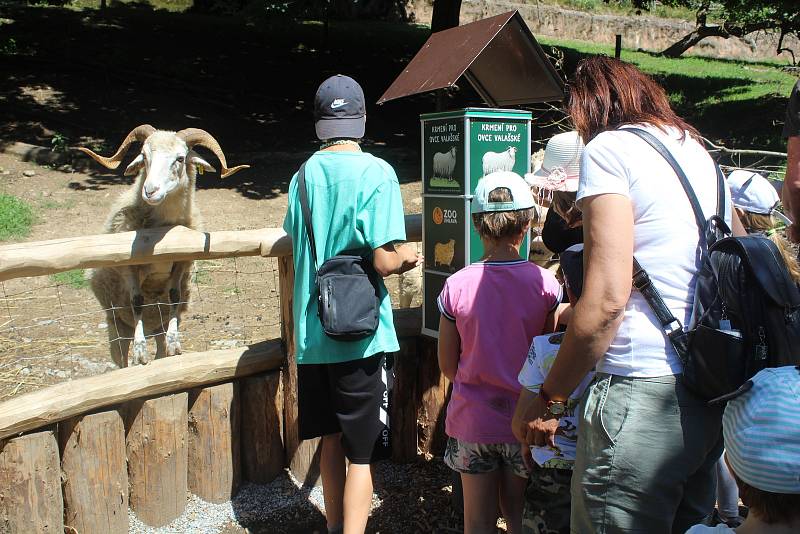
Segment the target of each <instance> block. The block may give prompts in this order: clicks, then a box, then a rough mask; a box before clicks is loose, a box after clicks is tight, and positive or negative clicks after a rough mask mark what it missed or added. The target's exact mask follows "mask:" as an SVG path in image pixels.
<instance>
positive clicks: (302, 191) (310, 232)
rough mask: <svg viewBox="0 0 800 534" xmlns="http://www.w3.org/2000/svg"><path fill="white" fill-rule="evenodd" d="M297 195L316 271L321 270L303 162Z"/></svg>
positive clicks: (299, 172)
mask: <svg viewBox="0 0 800 534" xmlns="http://www.w3.org/2000/svg"><path fill="white" fill-rule="evenodd" d="M297 194H298V196H299V197H300V209H301V210H302V211H303V222H304V223H305V224H304V226H305V227H306V236H308V244H309V245H310V246H311V258H312V259H313V260H314V270H315V271H317V270H319V267H317V247H316V244H315V242H314V227H313V226H311V208H310V207H309V205H308V192H307V191H306V164H305V162H303V164H302V165H300V170H299V171H297Z"/></svg>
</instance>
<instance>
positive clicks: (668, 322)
mask: <svg viewBox="0 0 800 534" xmlns="http://www.w3.org/2000/svg"><path fill="white" fill-rule="evenodd" d="M633 287H635V288H636V289H637V290H638V291H639V293H641V294H642V296H643V297H644V299H645V300H646V301H647V304H648V306H650V309H651V310H653V313H655V314H656V318H657V319H658V321H659V322H660V323H661V329H662V330H663V331H664V335H666V336H667V339H669V341H670V342H671V343H672V346H673V347H674V348H675V351H676V352H677V353H678V356H680V358H681V360H683V361H685V358H686V352H685V350H686V347H685V345H684V344H685V343H686V341H685V340H684V339H683V337H684V331H683V324H682V323H681V321H680V319H678V318H677V317H675V316H674V315H673V314H672V312H671V311H670V309H669V307H667V305H666V303H665V302H664V299H663V298H662V297H661V293H659V291H658V289H656V286H654V285H653V281H652V280H650V275H648V274H647V271H645V270H644V267H642V266H641V265H640V264H639V260H637V259H636V257H635V256H634V258H633Z"/></svg>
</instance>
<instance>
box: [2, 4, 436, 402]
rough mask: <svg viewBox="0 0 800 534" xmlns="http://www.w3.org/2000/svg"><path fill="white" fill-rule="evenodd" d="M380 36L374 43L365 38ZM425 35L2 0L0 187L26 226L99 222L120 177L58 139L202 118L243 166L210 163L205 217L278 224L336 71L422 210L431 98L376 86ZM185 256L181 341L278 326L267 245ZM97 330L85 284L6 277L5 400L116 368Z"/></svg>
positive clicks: (54, 229)
mask: <svg viewBox="0 0 800 534" xmlns="http://www.w3.org/2000/svg"><path fill="white" fill-rule="evenodd" d="M378 34H381V36H382V39H383V40H384V41H385V42H383V43H379V44H376V45H375V46H372V47H363V46H360V45H361V44H362V43H363V42H364V40H365V39H375V38H376V36H377V35H378ZM145 35H146V36H147V38H146V39H142V38H141V37H142V36H145ZM426 35H427V34H426V32H425V31H424V30H423V29H418V28H415V27H403V26H402V25H388V24H382V23H370V24H369V25H363V24H362V25H359V24H357V23H354V24H349V23H346V22H342V23H335V22H334V23H332V24H331V26H330V28H329V30H328V31H327V32H323V31H322V28H321V27H320V26H319V25H315V24H313V23H311V24H308V23H301V22H294V21H277V22H276V21H259V22H257V23H254V22H253V21H250V20H247V19H242V18H226V17H205V16H201V15H195V14H191V13H186V14H175V13H167V12H163V11H154V10H152V9H147V8H145V7H142V6H139V7H127V8H125V7H119V8H110V9H108V10H106V11H105V12H103V13H101V12H98V11H71V10H62V9H50V8H48V9H44V8H12V7H3V6H0V45H2V46H0V70H2V72H3V73H4V74H5V76H3V77H2V79H0V115H2V116H3V121H2V123H0V169H2V170H0V193H5V194H10V195H14V196H17V197H19V198H21V199H23V200H25V201H27V202H29V203H30V204H31V205H32V206H33V207H34V208H35V210H36V214H37V223H36V225H35V226H34V227H33V230H32V232H31V234H30V235H29V236H27V237H25V238H24V239H22V240H21V241H38V240H46V239H53V238H61V237H70V236H79V235H89V234H96V233H100V232H101V231H102V225H103V222H104V220H105V218H106V216H107V213H108V209H109V206H110V204H111V202H112V201H113V200H114V199H115V198H116V197H117V196H118V195H119V194H120V193H121V192H122V191H124V190H125V188H127V187H128V184H130V179H129V178H127V177H124V176H122V172H121V171H119V172H109V171H107V170H105V169H102V168H101V167H99V166H98V165H96V164H94V163H93V162H92V163H90V160H88V159H87V158H75V157H74V155H75V154H76V152H75V151H74V150H70V147H73V146H89V147H94V148H95V149H96V150H98V151H100V152H101V153H104V154H108V153H110V152H113V150H114V149H115V148H116V146H117V144H118V143H119V142H120V140H121V139H122V138H123V136H124V135H125V134H126V133H127V132H128V131H129V130H130V129H132V128H133V127H134V126H136V125H138V124H142V123H150V124H153V125H155V126H156V127H159V128H165V129H181V128H187V127H199V128H203V129H206V130H208V131H209V132H211V133H212V134H213V135H214V136H215V137H216V138H217V139H218V140H219V141H220V144H221V145H222V147H223V149H224V150H225V152H226V155H227V156H228V162H229V163H230V164H240V163H248V164H250V165H251V168H250V169H248V170H247V171H243V172H239V173H237V174H236V175H234V176H232V177H231V178H229V179H226V180H224V181H223V180H220V178H219V175H218V174H216V173H208V174H205V175H204V176H202V177H201V179H200V180H199V181H198V185H197V188H198V192H197V199H198V203H199V205H200V208H201V211H202V215H203V218H204V221H205V229H206V230H208V231H217V230H241V229H252V228H261V227H279V226H280V225H281V223H282V219H283V215H284V213H285V209H286V198H285V194H286V190H287V187H288V182H289V179H290V178H291V176H292V174H293V172H294V171H295V170H296V169H297V167H298V166H299V164H300V163H301V162H302V161H303V160H304V159H305V158H307V157H308V155H309V154H311V153H312V152H313V151H314V150H315V149H316V147H317V144H318V141H317V140H316V139H315V137H314V131H313V121H312V100H313V93H314V90H315V88H316V86H317V84H318V83H319V81H321V80H322V79H324V77H326V76H328V75H330V74H332V73H335V72H345V73H348V74H351V75H353V76H354V77H356V78H357V79H358V80H359V81H360V82H361V83H362V85H363V86H364V88H365V92H366V93H367V95H368V100H369V102H368V109H367V113H368V117H369V118H368V126H367V138H365V140H364V148H365V150H367V151H370V152H372V153H374V154H376V155H379V156H381V157H383V158H384V159H386V160H387V161H389V162H390V163H391V164H392V165H393V166H394V167H395V169H396V170H397V173H398V177H399V178H400V182H401V189H402V191H403V196H404V201H405V208H406V212H407V213H419V212H420V211H421V207H422V202H421V193H420V182H419V164H418V158H419V154H418V147H419V141H418V140H419V137H418V135H419V122H418V115H419V113H421V112H425V111H431V110H432V106H433V99H432V97H430V96H429V95H428V96H423V97H419V98H412V99H409V101H408V102H403V103H400V104H392V105H385V106H383V107H381V108H375V107H374V106H373V105H372V104H371V102H374V101H375V100H377V98H378V96H379V95H380V94H381V93H382V92H383V90H385V89H386V88H387V87H388V86H389V84H390V83H391V80H392V79H393V78H394V76H396V75H397V73H399V71H400V68H401V67H400V65H401V64H402V63H404V62H405V61H407V60H408V59H409V58H410V56H411V55H413V53H414V52H415V51H416V49H417V48H418V46H419V44H420V42H421V41H422V40H424V39H425V38H426ZM176 42H180V43H186V44H189V43H190V44H191V45H190V46H180V47H176V46H174V43H176ZM353 50H359V54H356V55H354V54H353V53H352V51H353ZM167 51H168V53H167ZM20 143H28V144H30V145H33V146H39V147H43V149H44V150H33V151H31V150H27V149H26V146H25V145H21V144H20ZM28 148H29V147H28ZM51 148H53V149H54V152H51V151H50V149H51ZM4 151H5V153H3V152H4ZM134 154H135V150H132V151H131V153H130V154H129V156H128V157H127V158H126V161H125V162H123V164H122V166H121V167H120V169H122V168H124V167H125V165H126V164H127V160H129V159H131V158H132V157H133V155H134ZM209 161H211V160H209ZM212 163H213V164H215V165H216V162H212ZM195 270H196V272H195V275H194V276H193V284H192V288H193V294H192V305H191V308H190V311H189V312H188V313H187V314H186V315H185V316H184V321H183V325H182V331H183V342H182V344H183V349H184V351H185V352H188V351H202V350H209V349H213V348H224V347H229V346H236V345H241V344H245V343H249V342H252V341H258V340H262V339H265V338H267V339H268V338H274V337H277V336H278V334H279V313H278V294H277V285H278V284H277V278H278V277H277V264H276V261H275V259H262V258H238V259H225V260H216V261H201V262H196V264H195ZM388 285H389V287H390V289H391V288H392V287H395V288H396V285H397V283H396V281H392V280H390V281H389V282H388ZM107 328H108V325H107V321H106V317H105V314H104V313H103V312H102V310H100V307H99V305H98V304H97V302H96V300H95V299H94V297H93V295H92V294H91V291H90V290H89V289H88V288H81V289H76V288H73V287H71V286H70V285H68V284H66V283H64V280H63V278H57V277H56V278H54V277H36V278H27V279H20V280H12V281H7V282H4V283H1V284H0V401H2V400H4V399H7V398H9V397H10V396H12V395H16V394H19V393H23V392H26V391H31V390H33V389H36V388H39V387H42V386H44V385H48V384H52V383H56V382H60V381H63V380H69V379H72V378H77V377H82V376H88V375H93V374H97V373H101V372H105V371H107V370H109V369H111V368H113V364H111V363H110V360H109V358H108V357H107V356H106V354H107ZM151 345H152V347H151V348H153V349H154V343H153V342H152V341H151Z"/></svg>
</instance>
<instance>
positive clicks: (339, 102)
mask: <svg viewBox="0 0 800 534" xmlns="http://www.w3.org/2000/svg"><path fill="white" fill-rule="evenodd" d="M346 105H347V102H345V101H344V100H334V101H333V102H332V103H331V109H336V108H340V107H342V106H346Z"/></svg>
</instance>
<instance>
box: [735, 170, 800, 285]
mask: <svg viewBox="0 0 800 534" xmlns="http://www.w3.org/2000/svg"><path fill="white" fill-rule="evenodd" d="M728 186H729V187H730V190H731V198H732V200H733V206H734V207H735V208H736V213H737V214H738V215H739V220H741V221H742V225H743V226H744V227H745V229H746V230H747V232H748V233H751V234H754V233H760V234H764V235H766V236H767V237H769V239H770V240H771V241H772V242H773V243H775V245H777V247H778V249H779V250H780V252H781V256H783V260H784V262H785V263H786V267H787V268H788V269H789V273H790V274H791V275H792V278H793V279H794V280H795V282H798V283H800V265H798V263H797V259H796V257H795V253H794V251H793V250H792V248H791V246H790V245H789V243H788V242H787V241H786V238H785V237H784V236H783V233H782V230H783V229H784V227H785V226H787V225H789V224H791V221H790V220H789V219H788V218H787V217H786V216H785V215H783V214H782V213H780V212H779V211H777V210H776V209H775V208H776V207H777V205H778V204H779V198H778V193H777V191H776V190H775V188H774V187H773V186H772V184H771V183H769V180H767V179H766V178H764V177H763V176H761V175H760V174H757V173H754V172H750V171H745V170H742V169H736V170H734V171H733V172H731V173H730V175H729V176H728Z"/></svg>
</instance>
